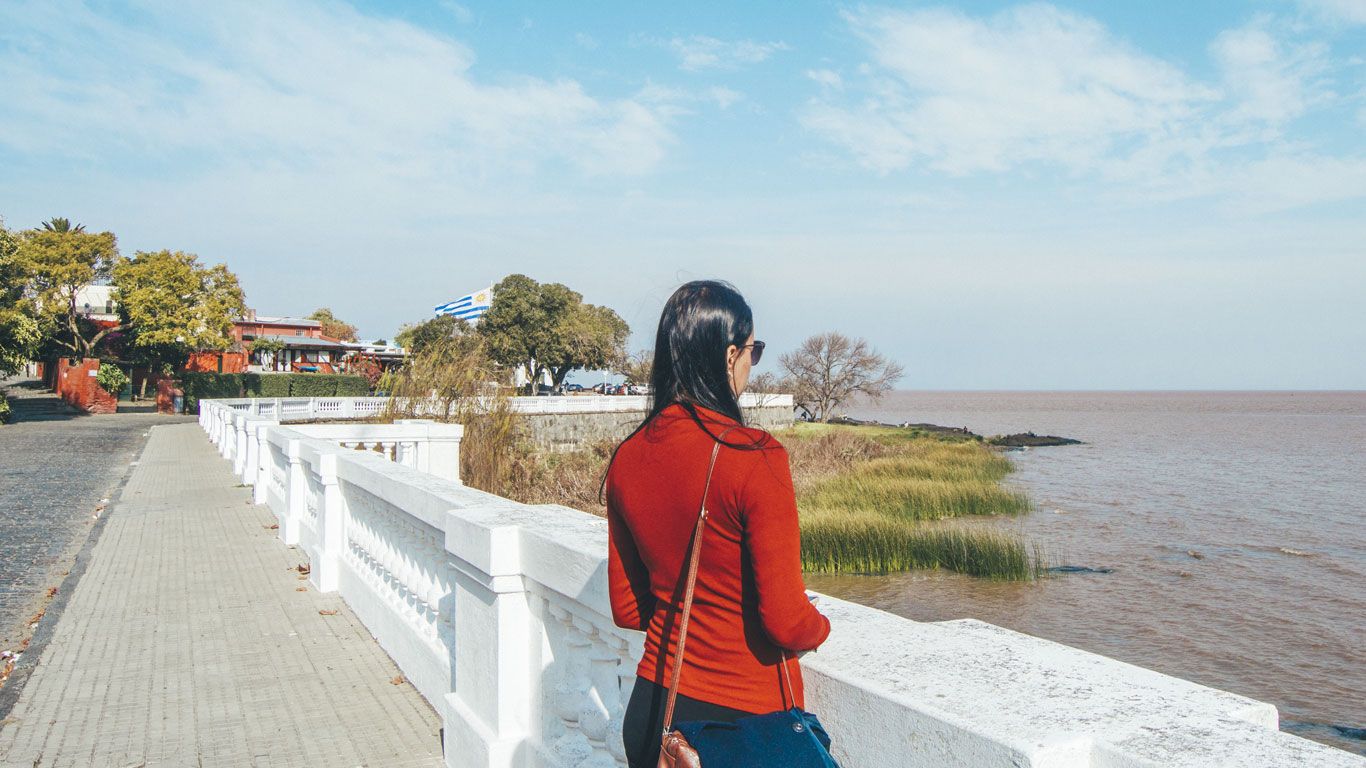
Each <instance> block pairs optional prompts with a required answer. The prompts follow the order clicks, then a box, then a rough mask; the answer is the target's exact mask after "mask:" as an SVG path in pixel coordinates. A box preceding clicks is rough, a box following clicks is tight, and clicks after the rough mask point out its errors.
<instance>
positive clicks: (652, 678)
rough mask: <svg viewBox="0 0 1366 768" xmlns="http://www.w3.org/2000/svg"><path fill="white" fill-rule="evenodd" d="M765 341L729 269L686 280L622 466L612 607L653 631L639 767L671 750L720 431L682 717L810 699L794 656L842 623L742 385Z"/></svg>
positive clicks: (613, 522)
mask: <svg viewBox="0 0 1366 768" xmlns="http://www.w3.org/2000/svg"><path fill="white" fill-rule="evenodd" d="M763 349H764V344H763V342H761V341H755V340H754V319H753V315H752V314H751V312H750V308H749V305H748V304H746V303H745V300H744V298H743V297H741V296H740V294H739V293H738V292H737V291H736V290H735V289H734V288H733V287H731V286H730V285H728V284H726V283H722V282H716V281H710V280H702V281H695V282H691V283H688V284H686V285H684V286H682V287H681V288H679V289H678V290H677V291H675V292H674V294H673V296H671V297H670V298H669V301H668V303H666V304H665V305H664V313H663V315H662V316H661V317H660V319H659V331H658V333H657V334H656V337H655V357H654V369H653V371H652V373H651V376H650V385H651V392H652V393H653V401H652V405H651V408H650V412H649V414H648V415H647V416H646V418H645V420H644V421H643V422H642V423H641V425H640V426H639V427H637V428H636V430H635V431H634V432H632V433H631V435H630V436H629V437H627V438H626V439H625V440H624V441H622V443H621V445H620V446H618V447H617V450H616V453H615V454H614V455H613V457H612V462H611V464H610V466H609V467H608V471H607V477H606V493H607V522H608V532H609V538H610V541H609V550H608V551H609V557H608V582H609V586H610V591H611V598H612V617H613V619H614V620H615V621H616V623H617V625H618V626H621V627H627V628H630V629H638V630H643V631H645V633H646V639H645V654H644V656H643V657H642V658H641V660H640V665H639V666H638V667H637V668H636V685H635V690H634V691H632V693H631V700H630V703H629V704H628V705H627V707H626V717H625V721H624V723H623V727H622V732H623V737H624V740H625V743H626V754H627V758H628V760H629V762H630V765H631V766H632V768H654V766H655V762H656V760H657V759H658V754H659V743H660V736H661V731H662V729H663V715H664V705H665V700H666V698H667V694H668V689H667V685H668V681H669V679H670V678H669V675H670V674H671V673H672V671H673V664H674V662H675V661H676V655H675V652H676V650H677V641H678V622H679V613H680V610H681V606H682V603H683V592H684V588H685V586H686V584H685V582H686V577H687V565H688V561H687V559H686V558H687V557H688V554H689V553H688V551H687V550H688V543H689V541H690V540H691V537H692V533H693V529H694V526H695V525H696V523H697V516H698V511H699V508H700V506H701V504H702V494H703V486H704V484H705V483H706V479H707V466H708V464H709V462H710V459H711V454H712V449H713V446H715V445H716V444H717V443H718V442H719V443H720V444H721V449H720V453H719V454H718V456H717V459H716V465H715V469H714V471H713V474H712V479H711V486H710V489H709V490H708V491H707V492H706V493H707V499H706V504H707V511H708V518H707V522H706V533H705V535H704V537H703V540H702V550H701V561H700V564H699V566H698V572H697V584H696V587H695V592H694V597H693V604H692V612H691V615H690V619H689V622H690V623H689V625H688V641H687V646H686V654H685V658H684V660H683V666H682V671H681V679H680V682H679V685H678V701H677V704H676V705H675V710H674V721H675V722H680V721H686V720H722V721H728V722H729V721H734V720H736V719H738V718H741V717H745V716H748V715H752V714H761V713H765V712H772V711H774V710H781V709H788V708H790V707H792V706H800V707H804V706H805V704H804V702H803V698H802V678H801V670H800V668H799V666H798V664H797V662H796V659H795V658H792V657H793V656H794V655H795V654H796V653H798V652H803V651H807V650H811V649H814V648H816V647H817V646H818V645H820V644H821V643H822V642H824V641H825V638H826V636H827V635H829V634H830V621H829V620H828V619H826V618H825V616H822V615H821V614H820V612H818V611H817V610H816V608H815V606H814V605H813V604H812V603H811V602H809V601H808V599H807V597H806V594H805V588H804V586H803V584H802V573H801V555H800V538H799V534H798V530H797V505H796V497H795V495H794V493H793V490H792V473H791V469H790V467H789V466H788V459H787V452H786V451H785V450H784V449H783V446H782V445H781V444H780V443H779V442H778V441H777V440H775V439H774V438H773V437H772V436H771V435H769V434H768V433H767V432H764V431H763V430H759V429H750V428H747V427H745V426H743V425H744V416H743V414H742V413H741V411H740V406H739V402H738V398H739V396H740V393H741V392H743V391H744V389H745V386H746V385H747V384H748V383H749V373H750V366H751V365H753V364H754V363H756V362H758V360H759V357H760V355H761V354H762V353H763ZM785 656H786V657H787V660H786V664H787V672H788V677H789V678H790V680H791V683H790V685H791V688H792V689H793V690H791V691H788V690H787V685H788V684H787V683H786V682H785V680H786V679H787V678H784V677H783V670H782V668H781V666H780V664H781V663H783V659H784V657H785Z"/></svg>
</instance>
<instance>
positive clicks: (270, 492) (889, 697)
mask: <svg viewBox="0 0 1366 768" xmlns="http://www.w3.org/2000/svg"><path fill="white" fill-rule="evenodd" d="M239 408H240V410H238V409H239ZM260 409H261V407H260V406H259V405H249V406H247V407H242V406H241V401H204V404H203V407H202V410H201V419H200V421H201V423H202V424H203V425H204V427H205V429H206V431H207V432H208V433H209V435H210V437H211V438H212V439H214V440H215V442H217V443H218V444H219V446H220V448H221V449H222V451H223V452H224V454H225V456H227V457H228V458H230V459H233V460H234V461H235V462H237V465H240V466H241V467H242V468H243V469H244V471H246V475H247V476H248V480H249V482H252V483H254V484H255V485H256V488H257V489H258V492H257V499H258V501H261V502H263V503H268V504H269V505H270V507H271V509H272V510H274V511H275V513H276V514H277V515H278V516H279V517H280V519H281V521H282V522H281V529H280V530H281V536H282V537H283V538H284V540H285V541H286V542H287V543H293V544H297V545H299V546H301V547H302V548H303V549H304V550H305V551H306V552H307V553H308V555H309V557H310V559H311V561H312V563H313V569H312V573H311V575H310V578H312V579H313V580H314V582H315V584H317V585H318V586H319V588H320V589H336V590H338V591H339V592H340V594H341V595H342V596H343V597H344V598H345V599H346V601H347V603H348V604H349V605H350V606H351V607H352V608H353V610H355V612H356V613H357V615H358V616H360V617H361V619H362V621H364V622H365V624H366V626H367V627H369V628H370V630H371V631H372V632H373V633H374V635H375V637H376V638H377V639H378V641H379V642H380V643H381V644H382V645H383V646H384V648H385V649H386V650H387V651H388V652H389V653H390V655H391V656H393V658H394V660H395V661H396V662H397V663H398V665H399V667H400V668H401V669H403V671H404V674H405V676H407V677H408V678H409V679H410V680H412V681H413V682H414V684H415V686H416V687H417V689H418V690H419V691H420V692H421V693H422V695H423V696H425V697H426V698H427V700H428V701H429V702H430V703H431V704H432V706H433V707H434V708H435V709H436V710H437V711H438V712H439V713H441V715H442V718H443V721H444V725H445V731H444V732H445V738H446V745H445V750H446V756H447V764H448V765H451V766H462V767H465V766H499V767H500V768H501V767H504V766H507V767H511V766H519V767H526V768H532V767H539V766H556V767H560V766H563V767H565V768H568V767H569V766H574V767H575V768H588V767H590V766H621V765H624V764H625V762H624V755H623V751H622V747H621V741H620V729H621V717H622V712H623V707H624V706H625V702H626V701H627V699H628V697H629V695H630V690H631V686H632V685H633V684H634V677H633V671H634V668H635V662H636V660H637V659H638V658H639V654H640V651H641V644H642V643H641V640H642V638H641V635H640V634H639V633H636V632H630V631H626V630H621V629H618V628H617V627H615V626H613V624H612V621H611V619H610V611H609V608H608V599H607V583H606V555H607V553H606V538H607V535H606V522H605V521H604V520H603V519H601V518H598V517H594V516H592V515H589V514H586V513H583V512H579V511H576V510H572V509H568V508H565V507H560V506H554V505H546V506H528V505H523V504H518V503H515V502H512V501H510V500H508V499H503V498H500V497H497V496H493V495H491V494H487V493H484V492H482V491H478V490H475V489H471V488H467V487H464V486H461V485H459V484H458V483H456V482H453V481H450V480H446V479H442V478H439V477H436V476H434V475H431V474H428V473H424V472H421V471H418V470H417V469H414V468H412V467H409V466H403V465H401V464H398V463H395V462H393V461H389V460H386V459H385V458H384V457H382V456H379V455H376V454H374V453H372V452H357V451H354V450H349V449H346V448H343V447H341V446H340V445H337V444H336V442H333V441H328V440H324V439H322V438H320V437H311V436H309V435H306V434H304V433H303V432H301V431H300V430H298V429H296V428H291V427H288V426H283V425H280V424H277V423H274V422H272V421H270V420H267V419H262V418H260V417H257V416H252V415H250V414H249V413H247V412H246V411H248V410H260ZM270 409H274V410H277V411H278V410H280V405H279V404H275V405H273V406H271V408H268V409H267V410H270ZM339 409H340V410H346V409H349V410H351V411H353V412H354V411H355V410H357V409H362V410H363V406H361V405H358V404H353V405H351V406H346V407H345V408H342V407H339ZM252 442H254V443H255V444H256V447H255V448H252V447H251V443H252ZM253 467H254V468H255V471H254V472H253V471H251V468H253ZM821 607H822V610H824V611H825V612H826V613H827V614H828V615H829V616H830V617H831V621H832V623H833V631H832V633H831V636H830V639H829V641H828V642H827V643H826V644H825V646H823V647H822V648H821V649H820V651H819V652H817V653H813V654H810V655H807V656H806V657H805V658H804V659H803V660H802V666H803V669H804V670H805V674H806V678H807V705H808V707H809V708H810V709H811V710H812V711H814V712H816V713H818V714H819V715H820V717H821V719H822V721H823V722H824V723H825V724H826V726H827V727H828V729H829V731H830V733H831V734H832V736H833V738H834V740H835V746H834V753H835V756H836V758H837V759H838V760H839V761H840V764H841V765H842V766H844V768H864V767H867V768H872V767H873V766H878V767H879V768H881V767H882V766H934V767H935V768H939V767H940V766H962V767H963V768H997V767H999V768H1007V767H1009V768H1022V767H1026V766H1028V767H1031V768H1141V767H1142V768H1148V767H1151V766H1190V767H1191V768H1195V767H1196V766H1202V767H1212V766H1228V767H1232V766H1247V767H1248V768H1251V767H1252V766H1258V767H1272V768H1279V767H1282V766H1284V767H1285V768H1289V767H1290V766H1296V767H1298V766H1322V767H1323V768H1337V767H1339V766H1340V767H1343V768H1345V767H1346V766H1363V765H1366V760H1363V759H1362V758H1359V757H1356V756H1354V755H1351V754H1349V753H1347V752H1343V751H1340V750H1334V749H1331V748H1329V747H1326V746H1323V745H1320V744H1317V743H1315V742H1311V741H1307V740H1305V739H1301V738H1298V737H1295V736H1291V735H1289V734H1285V733H1282V732H1280V731H1278V730H1277V729H1276V723H1277V716H1276V710H1275V708H1274V707H1273V706H1271V705H1270V704H1265V703H1261V702H1257V701H1253V700H1251V699H1248V698H1245V697H1242V696H1237V695H1234V694H1230V693H1225V692H1222V691H1217V690H1214V689H1211V688H1206V687H1203V686H1199V685H1196V684H1194V683H1191V682H1188V681H1185V680H1181V679H1178V678H1173V677H1169V676H1166V675H1162V674H1159V673H1157V672H1153V671H1151V670H1147V669H1143V668H1140V667H1135V666H1132V665H1129V664H1124V663H1122V662H1118V661H1115V660H1113V659H1109V658H1106V657H1104V656H1099V655H1097V654H1092V653H1087V652H1085V651H1080V650H1077V649H1075V648H1070V647H1068V646H1065V645H1061V644H1058V643H1053V642H1049V641H1046V640H1041V639H1039V638H1035V637H1030V636H1028V635H1023V634H1020V633H1017V632H1012V631H1010V630H1006V629H1002V628H1000V627H995V626H992V625H990V624H985V623H982V622H978V621H953V622H942V623H919V622H914V621H909V620H907V619H903V618H900V617H897V616H893V615H891V614H888V613H885V612H882V611H878V610H875V609H872V608H868V607H866V606H861V605H856V604H853V603H849V602H845V601H842V600H837V599H834V598H830V597H822V603H821Z"/></svg>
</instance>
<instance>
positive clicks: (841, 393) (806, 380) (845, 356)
mask: <svg viewBox="0 0 1366 768" xmlns="http://www.w3.org/2000/svg"><path fill="white" fill-rule="evenodd" d="M779 361H780V362H781V364H782V367H783V370H784V371H785V372H786V374H787V383H788V384H790V385H791V386H792V388H793V393H792V394H793V398H794V400H795V401H796V403H797V404H798V405H800V406H802V407H803V408H805V409H806V410H807V411H808V412H810V413H811V414H812V415H813V416H815V417H816V418H819V419H820V420H821V421H823V422H825V421H829V420H830V417H831V416H832V415H833V412H834V410H835V409H836V408H838V407H840V406H841V405H843V404H845V403H846V402H848V401H849V400H850V399H851V398H853V397H854V396H855V395H862V396H864V397H867V398H869V399H872V400H878V399H880V398H881V397H882V395H883V394H884V393H885V392H887V391H888V390H890V389H891V388H892V385H893V384H894V383H896V381H897V380H898V379H900V378H901V376H902V373H903V369H902V367H901V365H900V364H898V363H895V362H893V361H891V360H889V359H887V358H885V357H883V356H882V355H880V354H878V353H877V351H876V350H874V349H873V348H872V346H871V345H869V344H868V342H867V341H866V340H864V339H851V338H849V337H848V336H845V335H844V334H841V333H835V332H830V333H821V334H817V335H815V336H812V337H811V338H809V339H807V340H806V341H804V342H802V345H801V346H800V347H798V348H797V350H796V351H793V352H789V353H787V354H785V355H783V356H782V357H781V358H779Z"/></svg>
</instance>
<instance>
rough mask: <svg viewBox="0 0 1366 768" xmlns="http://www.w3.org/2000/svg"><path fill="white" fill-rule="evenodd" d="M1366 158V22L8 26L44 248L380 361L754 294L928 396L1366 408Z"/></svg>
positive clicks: (606, 9)
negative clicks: (146, 266) (220, 291)
mask: <svg viewBox="0 0 1366 768" xmlns="http://www.w3.org/2000/svg"><path fill="white" fill-rule="evenodd" d="M1363 136H1366V0H1299V1H1298V2H1296V1H1294V0H1287V1H1286V2H1271V1H1270V0H1266V1H1264V2H1260V1H1256V0H1254V1H1253V2H1247V3H1229V2H1220V3H1215V2H1161V3H1159V2H1154V3H1144V4H1139V3H1122V4H1121V3H1100V2H1087V3H1027V4H1015V3H986V2H975V3H957V4H947V5H945V4H932V3H889V4H843V3H832V2H807V3H758V2H756V3H745V4H737V3H719V2H718V3H668V4H665V3H656V4H649V5H645V4H639V3H609V2H603V3H592V4H567V3H530V2H502V3H487V4H479V3H473V2H468V3H456V2H434V3H428V4H419V3H384V2H358V3H355V4H347V3H342V2H296V3H282V4H277V5H275V6H274V7H272V8H270V9H269V10H267V9H266V8H265V7H264V6H263V5H260V4H248V3H207V2H205V3H194V2H177V3H103V2H102V3H89V4H79V3H62V2H33V3H25V2H7V3H4V4H2V5H0V216H3V217H4V219H5V222H6V224H7V225H8V226H10V227H16V228H24V227H31V226H35V225H36V224H37V223H38V222H39V221H41V220H43V219H46V218H48V217H50V216H68V217H71V218H73V219H75V220H77V221H81V222H83V223H85V224H86V225H87V227H88V228H91V229H109V230H112V231H114V232H115V233H116V234H118V236H119V238H120V245H121V248H122V250H123V251H124V252H125V253H132V252H133V251H136V250H151V249H159V248H174V249H181V250H187V251H192V252H195V253H197V254H199V255H200V256H201V257H202V258H203V259H204V260H206V261H209V262H220V261H223V262H226V263H228V264H229V265H230V266H231V268H232V269H234V270H235V271H236V272H237V273H238V275H239V276H240V277H241V279H242V283H243V286H244V287H245V289H246V291H247V294H248V303H249V304H250V305H251V306H253V307H255V308H256V309H257V310H258V311H259V312H261V313H262V314H287V313H306V312H308V311H310V310H312V309H313V308H315V307H317V306H322V305H327V306H330V307H331V308H332V309H333V310H334V311H335V312H336V313H337V314H338V315H340V316H342V317H345V318H348V319H350V320H351V321H352V322H354V323H356V324H358V325H359V326H360V328H361V331H362V334H363V335H366V336H369V337H392V335H393V333H394V332H395V330H396V329H397V328H398V326H399V325H400V324H402V323H405V322H411V321H415V320H419V319H423V318H424V317H426V316H429V314H430V308H431V307H433V306H435V305H436V304H438V303H441V302H444V301H447V300H449V299H452V298H455V297H456V296H459V295H461V294H463V293H467V292H470V291H472V290H475V289H478V288H482V287H484V286H486V285H488V284H490V283H492V282H494V281H496V280H498V279H499V278H501V277H502V276H504V275H506V274H508V273H510V272H524V273H526V274H529V275H532V276H533V277H535V278H537V279H539V280H543V281H559V282H564V283H566V284H568V285H570V286H571V287H573V288H575V289H576V290H578V291H580V292H581V293H583V294H584V296H585V297H586V299H587V300H589V301H591V302H594V303H600V304H606V305H609V306H611V307H613V308H615V309H616V310H617V311H618V312H619V313H621V315H622V316H623V317H625V318H626V320H627V321H628V322H629V323H630V324H631V327H632V329H633V332H634V338H633V343H632V345H633V347H635V348H641V347H645V346H648V344H649V343H650V340H651V338H652V335H653V326H654V323H655V322H656V320H657V317H658V312H659V308H660V306H661V305H662V304H663V301H664V299H665V298H667V296H668V294H669V293H670V292H671V291H672V289H673V288H674V287H676V286H677V284H679V283H680V282H682V281H684V280H688V279H693V278H699V277H720V278H723V279H728V280H730V281H732V282H733V283H735V284H736V285H737V286H738V287H739V288H740V289H741V291H742V292H744V293H745V295H746V296H747V297H748V298H749V299H750V302H751V304H753V306H754V308H755V311H756V315H757V321H758V328H759V336H760V337H761V338H764V339H765V340H766V341H768V342H769V346H770V349H771V350H772V351H774V352H781V351H783V350H785V349H790V348H791V347H793V346H795V345H796V344H797V343H799V342H800V340H801V339H802V338H804V337H805V336H807V335H810V334H812V333H817V332H821V331H826V330H839V331H843V332H845V333H849V334H852V335H857V336H863V337H866V338H868V339H869V340H870V341H872V342H873V344H874V345H875V346H876V347H877V348H879V349H880V350H882V351H883V352H885V353H887V354H888V355H890V356H892V357H894V358H896V359H897V360H899V361H900V362H901V363H903V365H904V366H905V368H906V371H907V375H906V378H905V379H904V380H903V382H902V386H904V387H910V388H943V389H1036V388H1042V389H1047V388H1065V389H1090V388H1098V389H1141V388H1213V389H1222V388H1358V389H1359V388H1366V354H1364V353H1366V301H1364V300H1363V298H1362V297H1363V295H1366V146H1364V144H1366V142H1363ZM775 359H776V358H775ZM768 365H772V363H768Z"/></svg>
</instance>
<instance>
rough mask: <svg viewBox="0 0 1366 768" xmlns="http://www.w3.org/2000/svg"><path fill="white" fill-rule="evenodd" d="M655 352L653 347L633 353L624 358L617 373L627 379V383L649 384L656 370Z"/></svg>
mask: <svg viewBox="0 0 1366 768" xmlns="http://www.w3.org/2000/svg"><path fill="white" fill-rule="evenodd" d="M654 365H655V352H654V350H653V349H642V350H639V351H637V352H636V353H635V354H633V355H627V356H625V357H623V358H622V360H621V364H620V365H618V366H617V371H616V372H617V373H619V374H621V375H622V378H624V379H626V383H627V384H638V385H642V386H643V385H647V384H649V383H650V375H651V374H652V373H653V371H654Z"/></svg>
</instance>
